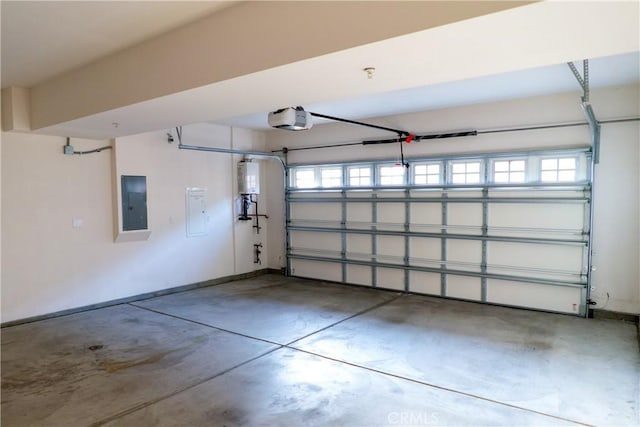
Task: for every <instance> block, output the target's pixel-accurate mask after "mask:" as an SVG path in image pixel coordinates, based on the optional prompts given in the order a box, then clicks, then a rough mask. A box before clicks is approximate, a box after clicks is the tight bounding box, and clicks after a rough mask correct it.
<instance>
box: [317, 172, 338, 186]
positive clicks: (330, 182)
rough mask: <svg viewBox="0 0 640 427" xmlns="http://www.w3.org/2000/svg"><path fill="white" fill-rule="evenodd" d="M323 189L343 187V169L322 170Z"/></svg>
mask: <svg viewBox="0 0 640 427" xmlns="http://www.w3.org/2000/svg"><path fill="white" fill-rule="evenodd" d="M320 180H321V182H322V187H324V188H328V187H342V168H322V169H320Z"/></svg>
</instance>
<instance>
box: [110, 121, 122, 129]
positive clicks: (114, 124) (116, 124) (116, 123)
mask: <svg viewBox="0 0 640 427" xmlns="http://www.w3.org/2000/svg"><path fill="white" fill-rule="evenodd" d="M111 126H113V127H114V128H116V129H117V128H118V126H120V123H118V122H113V123H111Z"/></svg>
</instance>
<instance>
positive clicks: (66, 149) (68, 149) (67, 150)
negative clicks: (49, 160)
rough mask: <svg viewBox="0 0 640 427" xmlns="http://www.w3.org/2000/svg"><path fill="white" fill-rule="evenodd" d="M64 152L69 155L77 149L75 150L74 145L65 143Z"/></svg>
mask: <svg viewBox="0 0 640 427" xmlns="http://www.w3.org/2000/svg"><path fill="white" fill-rule="evenodd" d="M63 152H64V154H65V155H67V156H69V155H72V154H73V153H74V152H75V151H74V150H73V145H65V146H64V151H63Z"/></svg>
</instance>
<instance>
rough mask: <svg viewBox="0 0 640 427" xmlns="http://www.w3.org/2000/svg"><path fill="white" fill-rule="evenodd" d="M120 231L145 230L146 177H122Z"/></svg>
mask: <svg viewBox="0 0 640 427" xmlns="http://www.w3.org/2000/svg"><path fill="white" fill-rule="evenodd" d="M121 184H122V230H123V231H133V230H146V229H147V177H146V176H133V175H122V177H121Z"/></svg>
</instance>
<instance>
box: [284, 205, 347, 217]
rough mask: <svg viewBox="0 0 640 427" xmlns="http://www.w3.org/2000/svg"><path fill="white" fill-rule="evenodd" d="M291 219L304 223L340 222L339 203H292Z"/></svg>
mask: <svg viewBox="0 0 640 427" xmlns="http://www.w3.org/2000/svg"><path fill="white" fill-rule="evenodd" d="M290 215H291V219H292V220H293V221H296V220H304V221H310V220H315V221H338V222H340V221H341V220H342V206H341V205H340V204H339V203H322V204H321V205H320V207H319V206H318V204H315V203H292V204H291V212H290Z"/></svg>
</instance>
